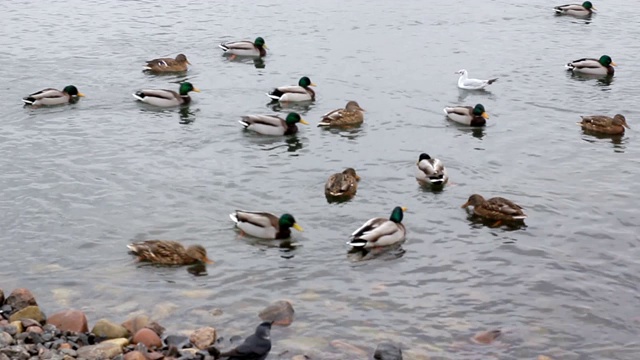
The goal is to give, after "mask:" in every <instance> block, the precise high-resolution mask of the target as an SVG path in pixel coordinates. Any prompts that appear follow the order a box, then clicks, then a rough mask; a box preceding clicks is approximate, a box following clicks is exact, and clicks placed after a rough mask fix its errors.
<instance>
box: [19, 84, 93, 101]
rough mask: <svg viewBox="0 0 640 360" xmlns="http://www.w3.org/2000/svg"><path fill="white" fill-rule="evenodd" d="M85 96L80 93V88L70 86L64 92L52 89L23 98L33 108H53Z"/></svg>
mask: <svg viewBox="0 0 640 360" xmlns="http://www.w3.org/2000/svg"><path fill="white" fill-rule="evenodd" d="M83 96H84V94H83V93H81V92H79V91H78V88H76V87H75V86H73V85H68V86H65V88H64V89H62V91H60V90H56V89H52V88H47V89H42V90H40V91H38V92H34V93H33V94H30V95H29V96H26V97H24V98H22V102H24V103H25V104H27V105H33V106H52V105H62V104H68V103H70V102H73V101H75V100H77V99H78V97H83Z"/></svg>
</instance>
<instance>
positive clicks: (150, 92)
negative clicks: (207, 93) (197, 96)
mask: <svg viewBox="0 0 640 360" xmlns="http://www.w3.org/2000/svg"><path fill="white" fill-rule="evenodd" d="M179 91H180V93H177V92H175V91H173V90H164V89H145V90H139V91H137V92H136V93H135V94H133V97H134V98H136V100H138V101H142V102H143V103H147V104H150V105H155V106H160V107H171V106H179V105H186V104H189V103H190V102H191V97H190V96H189V92H191V91H195V92H200V90H198V89H197V88H195V87H194V86H193V85H192V84H191V83H190V82H183V83H182V84H180V90H179Z"/></svg>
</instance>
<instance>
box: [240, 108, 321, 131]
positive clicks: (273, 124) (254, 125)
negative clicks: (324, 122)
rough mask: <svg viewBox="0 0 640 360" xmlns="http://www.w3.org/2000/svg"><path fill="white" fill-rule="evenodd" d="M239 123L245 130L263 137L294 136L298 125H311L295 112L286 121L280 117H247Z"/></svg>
mask: <svg viewBox="0 0 640 360" xmlns="http://www.w3.org/2000/svg"><path fill="white" fill-rule="evenodd" d="M238 122H239V123H240V124H242V126H244V128H245V129H247V130H251V131H255V132H257V133H258V134H262V135H292V134H295V133H297V132H298V126H297V125H296V124H297V123H301V124H305V125H309V123H308V122H306V121H304V119H303V118H301V117H300V114H298V113H295V112H292V113H289V114H288V115H287V118H286V119H283V118H281V117H280V116H278V115H246V116H243V117H242V120H239V121H238Z"/></svg>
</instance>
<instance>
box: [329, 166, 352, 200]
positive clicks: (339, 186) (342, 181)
mask: <svg viewBox="0 0 640 360" xmlns="http://www.w3.org/2000/svg"><path fill="white" fill-rule="evenodd" d="M359 180H360V176H358V175H357V174H356V171H355V170H354V169H353V168H347V169H345V170H344V171H343V172H341V173H336V174H333V175H331V176H330V177H329V179H328V180H327V182H326V183H325V184H324V194H325V195H326V196H328V197H344V198H352V197H353V196H354V195H355V194H356V191H357V190H358V181H359Z"/></svg>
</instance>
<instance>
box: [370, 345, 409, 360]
mask: <svg viewBox="0 0 640 360" xmlns="http://www.w3.org/2000/svg"><path fill="white" fill-rule="evenodd" d="M373 358H374V359H376V360H402V350H400V347H398V346H396V345H395V344H392V343H388V342H384V343H381V344H380V345H378V347H377V348H376V351H375V353H374V354H373Z"/></svg>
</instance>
